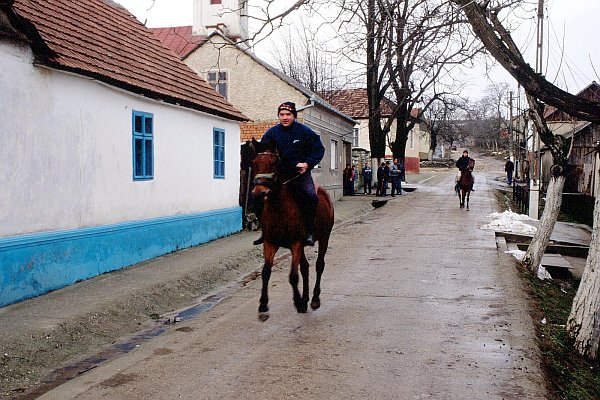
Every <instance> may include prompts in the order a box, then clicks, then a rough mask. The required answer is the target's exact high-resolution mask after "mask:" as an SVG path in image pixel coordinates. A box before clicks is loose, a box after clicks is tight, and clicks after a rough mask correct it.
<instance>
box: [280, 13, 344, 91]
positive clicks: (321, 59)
mask: <svg viewBox="0 0 600 400" xmlns="http://www.w3.org/2000/svg"><path fill="white" fill-rule="evenodd" d="M316 35H317V29H316V28H315V29H313V28H311V26H310V25H309V24H308V23H306V21H305V20H304V19H302V20H301V21H300V25H299V26H295V27H290V26H287V27H286V28H284V34H283V35H281V37H280V38H278V43H277V46H274V50H273V57H274V59H275V61H276V65H275V66H276V67H277V68H278V69H279V70H280V71H281V72H283V73H284V74H285V75H287V76H289V77H291V78H293V79H295V80H296V81H298V82H299V83H301V84H302V85H304V86H305V87H307V88H308V89H310V90H312V91H313V92H321V91H324V90H333V89H339V88H341V87H342V86H343V85H344V83H345V81H344V79H343V77H342V76H341V75H340V73H339V69H338V68H337V63H336V61H335V59H334V55H335V54H334V53H333V52H330V51H329V50H328V49H327V48H324V47H322V46H321V45H320V43H318V42H317V41H316V40H315V36H316Z"/></svg>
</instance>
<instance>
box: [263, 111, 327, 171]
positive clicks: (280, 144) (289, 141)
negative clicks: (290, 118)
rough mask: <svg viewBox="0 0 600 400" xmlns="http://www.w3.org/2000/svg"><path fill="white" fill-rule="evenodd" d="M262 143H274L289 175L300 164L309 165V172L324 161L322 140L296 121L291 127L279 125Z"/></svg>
mask: <svg viewBox="0 0 600 400" xmlns="http://www.w3.org/2000/svg"><path fill="white" fill-rule="evenodd" d="M260 141H261V143H269V142H270V141H274V142H275V145H276V147H277V150H278V151H279V156H280V158H281V162H282V167H283V169H284V170H285V173H286V174H287V175H293V174H294V173H295V172H296V165H297V164H298V163H304V162H305V163H307V164H308V169H309V171H310V170H311V169H313V168H314V167H315V165H317V164H318V163H319V162H321V160H322V159H323V155H324V154H325V148H324V147H323V143H321V138H320V137H319V135H317V134H316V133H315V132H314V131H313V130H312V129H310V128H309V127H308V126H306V125H303V124H301V123H299V122H297V121H294V122H293V123H292V125H290V126H289V127H284V126H283V125H281V124H277V125H275V126H274V127H272V128H270V129H269V130H268V131H266V132H265V134H264V135H263V137H262V139H261V140H260Z"/></svg>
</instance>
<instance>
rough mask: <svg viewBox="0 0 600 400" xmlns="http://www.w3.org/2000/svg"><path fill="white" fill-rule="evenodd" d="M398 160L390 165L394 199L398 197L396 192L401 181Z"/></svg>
mask: <svg viewBox="0 0 600 400" xmlns="http://www.w3.org/2000/svg"><path fill="white" fill-rule="evenodd" d="M397 161H398V160H394V162H393V163H390V164H389V168H390V182H391V183H392V191H391V195H392V197H394V196H396V192H397V191H398V180H399V179H400V171H398V166H397V164H396V162H397Z"/></svg>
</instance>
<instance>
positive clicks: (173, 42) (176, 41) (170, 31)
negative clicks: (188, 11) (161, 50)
mask: <svg viewBox="0 0 600 400" xmlns="http://www.w3.org/2000/svg"><path fill="white" fill-rule="evenodd" d="M150 30H151V31H152V33H154V34H155V35H156V36H158V38H159V39H160V40H161V41H162V42H163V43H164V44H165V46H167V47H168V48H170V49H171V51H173V52H174V53H175V54H177V56H179V58H181V59H184V58H186V57H187V56H188V55H189V54H190V53H191V52H193V51H194V50H196V49H197V48H198V47H200V46H202V45H203V44H204V43H206V41H207V40H208V36H201V35H192V26H191V25H188V26H174V27H166V28H150Z"/></svg>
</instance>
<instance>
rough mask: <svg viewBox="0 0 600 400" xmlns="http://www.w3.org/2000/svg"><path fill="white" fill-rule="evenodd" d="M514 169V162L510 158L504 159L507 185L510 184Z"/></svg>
mask: <svg viewBox="0 0 600 400" xmlns="http://www.w3.org/2000/svg"><path fill="white" fill-rule="evenodd" d="M514 170H515V163H513V162H512V161H511V160H510V158H509V159H508V160H506V164H504V171H505V172H506V181H507V182H508V184H509V185H512V180H513V172H514Z"/></svg>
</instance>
